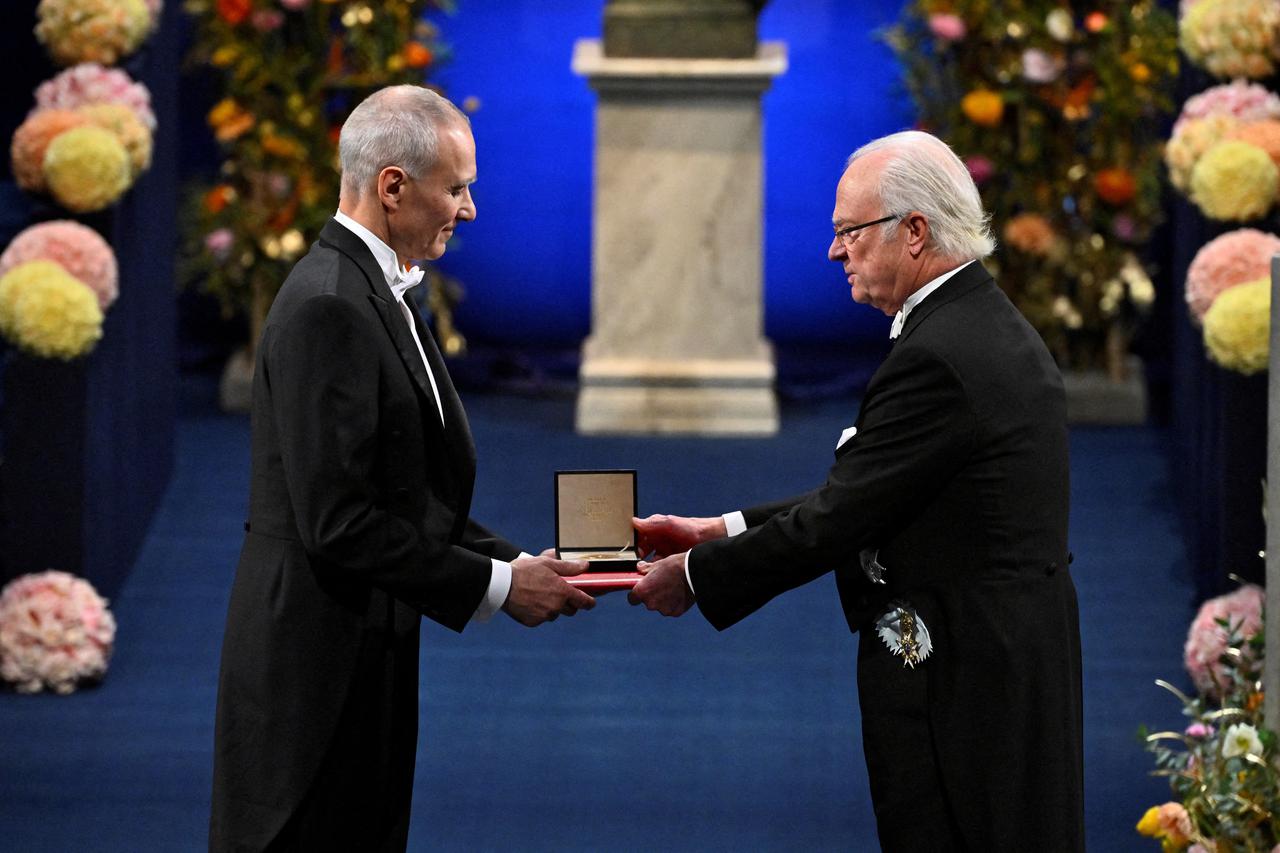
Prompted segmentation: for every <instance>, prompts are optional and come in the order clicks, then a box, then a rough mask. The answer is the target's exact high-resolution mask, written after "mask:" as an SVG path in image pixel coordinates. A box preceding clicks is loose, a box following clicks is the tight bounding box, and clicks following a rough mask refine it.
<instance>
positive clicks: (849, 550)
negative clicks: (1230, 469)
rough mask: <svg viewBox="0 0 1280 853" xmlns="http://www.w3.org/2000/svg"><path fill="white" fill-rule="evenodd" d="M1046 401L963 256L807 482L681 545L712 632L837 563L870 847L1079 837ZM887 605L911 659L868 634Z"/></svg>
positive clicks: (1005, 306) (1063, 438)
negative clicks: (872, 557)
mask: <svg viewBox="0 0 1280 853" xmlns="http://www.w3.org/2000/svg"><path fill="white" fill-rule="evenodd" d="M1065 409H1066V406H1065V398H1064V393H1063V386H1062V379H1061V376H1060V374H1059V372H1058V369H1057V367H1056V366H1055V365H1054V363H1053V360H1052V358H1051V357H1050V355H1049V353H1048V351H1047V350H1046V348H1045V346H1044V344H1043V343H1042V342H1041V340H1040V338H1039V336H1038V335H1037V334H1036V332H1035V331H1034V330H1033V329H1032V328H1031V327H1030V325H1028V324H1027V322H1026V321H1025V320H1024V319H1023V318H1022V316H1021V315H1020V314H1019V313H1018V312H1017V310H1016V309H1015V308H1014V307H1013V305H1012V304H1011V303H1010V302H1009V300H1008V299H1007V298H1006V297H1005V296H1004V294H1003V293H1002V292H1001V291H1000V290H999V288H998V287H997V286H996V284H995V282H994V281H993V280H992V278H991V276H990V275H989V274H988V273H987V271H986V270H985V269H984V268H983V267H982V265H981V264H978V263H973V264H970V265H969V266H967V267H965V268H964V269H962V270H961V271H960V272H958V273H956V275H955V276H954V277H953V278H951V279H950V280H949V281H947V282H945V283H944V284H942V285H941V286H940V287H939V289H938V290H936V291H934V292H933V293H932V294H930V295H929V296H928V297H927V298H926V299H925V300H924V301H923V302H921V303H920V305H918V306H917V307H916V308H915V309H914V311H913V312H912V313H911V314H910V315H909V316H908V320H907V323H906V327H905V329H904V330H903V332H902V334H901V336H900V337H899V339H898V340H897V342H896V344H895V345H894V347H893V349H892V350H891V352H890V354H889V356H888V358H886V359H885V361H884V363H883V364H882V365H881V367H880V369H879V370H878V371H877V372H876V374H875V376H874V377H873V378H872V380H871V382H870V384H869V385H868V387H867V392H866V395H865V397H864V399H863V402H862V408H861V411H860V412H859V414H858V419H857V422H856V424H855V425H856V426H857V433H856V435H855V436H854V437H853V438H852V439H851V440H849V441H848V442H846V443H845V444H844V445H843V446H842V447H840V448H839V449H838V450H837V451H836V460H835V464H834V465H833V466H832V468H831V470H830V473H829V474H828V476H827V480H826V483H825V484H824V485H823V486H821V487H820V488H818V489H815V490H814V491H813V492H811V493H809V494H808V495H805V496H803V497H802V498H798V499H793V500H791V501H784V502H780V503H778V504H773V505H769V506H764V507H757V508H755V509H753V510H748V511H747V512H746V513H745V516H746V518H747V523H748V525H749V529H748V530H747V531H746V532H744V533H742V534H741V535H739V536H736V537H733V538H731V539H721V540H717V541H714V542H708V543H705V544H702V545H699V546H697V547H696V548H694V549H693V552H692V553H691V554H690V557H689V566H690V576H691V580H692V582H693V586H694V589H695V590H696V593H697V598H698V606H699V607H700V608H701V610H702V612H703V614H704V615H705V616H706V618H707V619H708V620H709V621H710V622H711V623H712V624H713V625H714V626H715V627H717V628H719V629H724V628H727V627H728V626H730V625H732V624H734V623H735V622H737V621H738V620H740V619H742V618H743V617H745V616H747V615H748V614H750V613H751V612H753V611H754V610H756V609H757V608H759V607H760V606H762V605H763V604H764V603H765V602H767V601H769V600H770V599H771V598H773V597H774V596H776V595H778V594H779V593H782V592H784V591H786V590H788V589H792V588H794V587H796V586H799V585H800V584H803V583H806V582H808V581H810V580H812V579H814V578H816V577H818V576H819V575H822V574H824V573H826V572H828V571H832V570H834V571H835V573H836V579H837V584H838V587H839V590H840V600H841V604H842V606H843V608H844V612H845V616H846V618H847V619H848V622H849V626H850V628H851V629H852V630H853V631H855V632H857V631H861V632H862V633H861V639H860V641H859V661H858V671H859V677H858V692H859V697H860V704H861V709H862V716H863V734H864V741H865V744H864V748H865V752H866V757H867V767H868V773H869V777H870V783H871V790H872V797H873V800H874V806H875V809H876V814H877V825H878V828H879V831H880V837H881V843H882V844H883V845H884V847H885V849H886V850H913V849H930V850H945V849H969V850H982V851H993V850H994V851H1026V850H1041V851H1044V850H1080V849H1083V843H1084V842H1083V805H1082V798H1083V792H1082V785H1083V783H1082V743H1081V741H1082V732H1081V726H1082V710H1081V686H1080V632H1079V618H1078V613H1077V605H1076V594H1075V587H1074V586H1073V584H1072V581H1071V577H1070V574H1069V572H1068V570H1067V563H1068V551H1067V514H1068V466H1067V429H1066V411H1065ZM867 548H879V562H880V563H881V564H883V566H884V567H885V574H884V579H885V581H886V582H887V583H886V584H885V585H873V584H872V583H870V582H869V580H868V578H867V576H866V574H865V573H864V572H863V570H862V569H861V567H860V563H859V552H860V551H862V550H863V549H867ZM895 599H901V600H904V601H906V602H908V603H909V604H911V605H913V606H914V607H915V608H916V609H917V611H918V613H919V615H920V617H921V618H922V619H923V620H924V622H925V625H926V626H927V628H928V630H929V632H930V635H931V638H932V642H933V647H934V648H933V653H932V656H931V657H929V658H928V659H927V660H925V661H924V662H923V663H921V664H920V665H918V666H917V667H916V668H915V669H910V668H907V667H905V666H903V665H902V664H901V662H900V660H899V659H898V658H893V657H891V656H890V655H889V652H888V650H887V648H886V646H885V645H884V643H883V642H882V641H881V639H880V638H879V637H878V636H877V635H876V632H875V630H874V629H873V627H872V626H873V623H874V621H875V619H876V617H877V616H879V615H880V614H881V613H883V612H884V611H885V609H886V608H887V606H888V604H889V602H890V601H891V600H895ZM913 756H914V757H913ZM930 779H932V780H934V784H936V788H937V789H938V796H937V797H936V800H937V801H938V802H935V803H934V804H933V805H932V806H931V805H930V804H929V802H928V800H929V797H928V793H927V792H928V790H929V788H930V785H931V783H930V781H929V780H930ZM930 839H933V841H932V842H931V841H930Z"/></svg>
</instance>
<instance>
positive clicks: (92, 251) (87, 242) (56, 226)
mask: <svg viewBox="0 0 1280 853" xmlns="http://www.w3.org/2000/svg"><path fill="white" fill-rule="evenodd" d="M41 260H43V261H53V262H55V263H57V264H60V265H61V266H62V267H63V268H64V269H65V270H66V271H67V272H69V273H71V274H72V275H73V276H75V277H76V278H78V279H80V280H81V281H82V282H84V283H85V284H86V285H88V286H89V289H90V290H92V291H93V292H94V295H95V296H97V297H98V307H99V308H101V309H102V310H103V311H106V310H107V308H108V307H109V306H110V305H111V303H112V302H115V301H116V296H117V294H118V293H119V291H118V276H117V268H116V256H115V253H114V252H112V251H111V246H110V245H108V244H107V241H106V240H104V239H102V237H101V236H99V234H98V232H97V231H94V230H93V229H92V228H89V227H88V226H85V225H81V224H80V223H79V222H72V221H71V220H67V219H61V220H56V221H53V222H42V223H40V224H39V225H32V226H31V227H30V228H27V229H26V230H25V231H23V232H22V233H21V234H19V235H18V236H17V237H14V238H13V242H12V243H10V244H9V248H7V249H5V250H4V254H3V255H0V276H2V275H4V274H5V273H7V272H8V271H9V270H11V269H13V268H14V267H16V266H18V265H19V264H25V263H26V262H27V261H41Z"/></svg>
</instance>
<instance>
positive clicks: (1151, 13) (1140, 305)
mask: <svg viewBox="0 0 1280 853" xmlns="http://www.w3.org/2000/svg"><path fill="white" fill-rule="evenodd" d="M1092 6H1093V11H1090V12H1088V13H1087V14H1076V13H1073V12H1072V11H1070V10H1069V9H1067V8H1066V7H1065V6H1064V5H1063V4H1061V3H1059V2H1057V0H1029V2H1024V3H1017V4H997V3H991V2H989V1H988V0H912V2H910V3H908V4H907V6H906V8H905V11H904V13H903V18H902V20H901V22H900V23H899V25H898V26H896V27H894V28H892V29H890V30H889V31H888V34H887V39H888V42H889V44H890V46H891V47H892V48H893V50H894V52H895V54H896V55H897V58H898V60H899V61H900V62H901V63H902V65H903V67H904V69H905V71H906V85H907V88H908V90H909V91H910V93H911V96H912V98H913V100H914V101H915V103H916V106H917V108H918V114H919V121H920V123H921V124H922V125H923V126H924V127H926V128H927V129H930V130H932V131H933V132H935V133H937V134H939V135H940V136H942V137H943V138H944V139H946V140H947V141H948V142H949V143H950V144H951V145H952V147H953V148H954V149H955V150H956V152H957V153H958V154H960V155H961V157H962V158H963V159H964V160H965V163H966V165H968V167H969V171H970V173H971V174H972V175H973V178H974V182H975V183H977V184H978V188H979V191H980V192H981V193H982V198H983V203H984V206H985V207H986V209H987V210H988V211H990V212H991V214H992V221H993V225H994V226H995V229H996V232H997V233H998V234H1000V235H1001V236H1003V238H1004V239H1003V241H1002V243H1003V245H1002V246H1001V247H1000V248H999V249H998V250H997V253H996V255H995V256H994V257H993V259H992V262H993V264H994V266H996V267H997V268H998V270H999V272H1000V276H999V281H1000V283H1001V285H1002V286H1003V287H1004V288H1005V289H1006V290H1007V291H1008V292H1009V294H1010V296H1011V297H1012V299H1013V300H1014V302H1015V304H1017V306H1018V307H1019V308H1020V309H1021V310H1022V312H1023V313H1024V314H1025V315H1026V316H1027V318H1028V319H1029V320H1030V321H1031V323H1032V324H1033V325H1034V326H1035V327H1036V329H1037V330H1038V331H1039V332H1040V333H1041V335H1042V336H1043V337H1044V338H1045V340H1046V342H1047V343H1048V344H1049V346H1050V348H1051V349H1052V351H1053V352H1054V354H1055V356H1056V357H1057V358H1058V361H1059V362H1060V363H1062V364H1063V365H1066V366H1072V367H1080V368H1097V367H1102V368H1105V369H1107V371H1108V372H1109V373H1110V374H1111V375H1112V376H1113V377H1115V378H1120V377H1121V376H1122V375H1123V369H1124V368H1123V364H1124V361H1123V359H1124V354H1125V351H1126V350H1127V343H1128V337H1129V335H1130V333H1131V330H1132V327H1133V325H1134V324H1135V322H1136V321H1137V320H1138V318H1139V317H1140V316H1141V315H1142V314H1143V313H1144V312H1145V310H1146V308H1147V307H1148V306H1149V305H1150V303H1151V302H1152V300H1153V298H1154V288H1153V286H1152V283H1151V279H1150V277H1149V276H1148V274H1147V273H1146V271H1145V270H1144V268H1143V266H1142V264H1141V263H1139V261H1138V257H1137V253H1138V251H1139V250H1140V248H1141V246H1142V245H1143V243H1144V242H1145V241H1146V240H1147V238H1148V237H1149V236H1150V234H1151V232H1152V229H1153V228H1154V227H1155V226H1156V225H1157V224H1158V223H1159V222H1160V220H1161V217H1162V210H1161V199H1160V192H1161V189H1160V168H1159V163H1160V144H1159V143H1160V140H1159V139H1158V138H1156V136H1155V131H1154V130H1149V129H1150V128H1155V127H1157V126H1158V125H1159V123H1160V122H1159V118H1160V116H1161V114H1162V113H1166V112H1171V111H1172V109H1173V105H1172V101H1171V91H1172V84H1173V78H1174V75H1175V74H1176V71H1177V63H1176V60H1175V57H1176V53H1175V49H1174V45H1175V38H1176V26H1175V22H1174V19H1173V18H1172V16H1171V15H1169V14H1168V13H1166V12H1164V11H1163V10H1162V9H1160V8H1159V6H1158V5H1157V4H1156V3H1154V2H1152V0H1140V2H1119V0H1097V2H1094V3H1093V4H1092ZM1211 183H1212V182H1211Z"/></svg>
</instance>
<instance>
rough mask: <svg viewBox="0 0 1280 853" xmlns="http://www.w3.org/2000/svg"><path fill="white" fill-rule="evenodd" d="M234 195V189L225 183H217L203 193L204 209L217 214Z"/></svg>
mask: <svg viewBox="0 0 1280 853" xmlns="http://www.w3.org/2000/svg"><path fill="white" fill-rule="evenodd" d="M235 197H236V191H235V190H234V189H232V188H231V187H230V186H228V185H227V184H218V185H217V186H216V187H214V188H213V189H211V190H209V191H208V192H207V193H205V194H204V209H205V210H207V211H209V212H210V213H212V214H214V215H217V214H219V213H221V212H222V211H223V210H225V209H226V207H227V205H228V204H230V203H231V201H232V200H233V199H234V198H235Z"/></svg>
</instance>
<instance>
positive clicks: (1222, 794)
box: [1136, 586, 1280, 853]
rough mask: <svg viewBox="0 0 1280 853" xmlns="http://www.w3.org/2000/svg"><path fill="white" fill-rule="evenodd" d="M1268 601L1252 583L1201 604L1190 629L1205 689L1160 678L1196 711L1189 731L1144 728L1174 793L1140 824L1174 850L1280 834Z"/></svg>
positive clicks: (1191, 659) (1264, 842)
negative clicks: (1265, 719)
mask: <svg viewBox="0 0 1280 853" xmlns="http://www.w3.org/2000/svg"><path fill="white" fill-rule="evenodd" d="M1262 604H1263V595H1262V591H1261V590H1260V589H1259V588H1258V587H1249V586H1246V587H1242V588H1241V589H1240V590H1238V591H1237V592H1235V593H1232V594H1231V595H1228V596H1223V597H1222V598H1219V599H1214V600H1212V601H1209V602H1206V603H1205V605H1204V606H1203V607H1202V608H1201V610H1200V613H1199V614H1198V615H1197V617H1196V619H1195V621H1194V622H1193V623H1192V625H1191V629H1190V631H1189V632H1188V636H1187V663H1188V668H1189V671H1191V670H1190V668H1191V667H1192V666H1195V667H1196V669H1195V670H1194V671H1193V673H1192V674H1193V677H1195V678H1196V681H1197V686H1198V689H1199V691H1200V692H1198V693H1197V695H1196V696H1194V697H1191V696H1187V695H1186V694H1184V693H1182V692H1181V691H1180V690H1178V689H1177V688H1176V687H1174V686H1173V685H1171V684H1169V683H1167V682H1164V681H1157V682H1156V683H1157V684H1159V685H1160V686H1161V687H1163V688H1165V689H1166V690H1168V691H1169V692H1171V693H1173V694H1174V695H1175V696H1177V697H1178V699H1179V700H1180V701H1181V702H1182V711H1183V714H1184V715H1185V716H1186V717H1188V718H1189V723H1188V724H1187V725H1186V726H1185V728H1183V729H1182V730H1181V731H1161V732H1154V733H1149V732H1147V731H1146V730H1145V728H1144V729H1143V731H1142V734H1143V735H1144V737H1145V739H1146V744H1147V750H1148V751H1149V752H1150V753H1151V754H1152V755H1153V756H1154V758H1155V763H1156V770H1155V771H1154V772H1155V775H1157V776H1163V777H1166V778H1167V779H1168V780H1169V787H1170V789H1171V791H1172V793H1173V794H1174V797H1175V800H1173V801H1170V802H1167V803H1164V804H1163V805H1159V806H1153V807H1152V808H1150V809H1148V810H1147V811H1146V813H1145V814H1144V815H1143V816H1142V818H1141V820H1140V821H1139V822H1138V824H1137V827H1136V828H1137V831H1138V832H1139V833H1140V834H1142V835H1145V836H1147V837H1150V838H1156V839H1159V840H1160V842H1161V846H1162V848H1163V849H1164V850H1166V851H1182V850H1187V851H1188V853H1191V851H1196V853H1207V851H1214V850H1219V851H1228V850H1271V849H1272V848H1273V847H1274V846H1275V845H1276V843H1277V842H1278V841H1280V770H1277V757H1278V756H1277V738H1276V734H1275V733H1274V732H1272V731H1270V730H1268V729H1266V728H1265V727H1264V726H1263V725H1262V700H1263V695H1262V658H1263V652H1264V648H1265V642H1264V640H1263V636H1262V621H1263V617H1262ZM1215 654H1216V657H1213V655H1215ZM1197 673H1198V674H1199V675H1197ZM1200 685H1207V688H1206V687H1201V686H1200ZM1209 691H1212V692H1209ZM1197 845H1198V846H1197Z"/></svg>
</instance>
